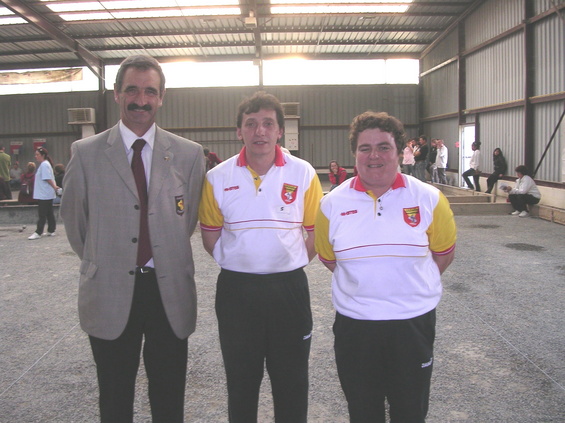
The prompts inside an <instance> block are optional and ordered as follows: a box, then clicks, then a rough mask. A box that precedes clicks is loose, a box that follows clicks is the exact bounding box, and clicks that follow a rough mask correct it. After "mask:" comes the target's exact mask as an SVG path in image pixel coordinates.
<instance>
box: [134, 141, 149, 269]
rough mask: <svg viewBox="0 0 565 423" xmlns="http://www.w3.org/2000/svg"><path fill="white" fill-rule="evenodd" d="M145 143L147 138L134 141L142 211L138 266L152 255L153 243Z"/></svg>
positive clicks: (140, 208)
mask: <svg viewBox="0 0 565 423" xmlns="http://www.w3.org/2000/svg"><path fill="white" fill-rule="evenodd" d="M144 145H145V140H143V139H138V140H136V141H135V142H134V143H133V146H132V148H133V158H132V159H131V170H132V171H133V177H134V178H135V185H137V194H138V195H139V211H140V213H141V215H140V219H139V237H138V238H139V239H138V242H139V244H138V246H137V261H136V264H137V266H138V267H143V266H145V264H146V263H147V262H148V261H149V259H150V258H151V257H152V254H151V243H150V242H149V224H148V221H147V179H145V167H144V166H143V159H142V158H141V150H143V146H144Z"/></svg>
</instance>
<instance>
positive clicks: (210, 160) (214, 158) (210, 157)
mask: <svg viewBox="0 0 565 423" xmlns="http://www.w3.org/2000/svg"><path fill="white" fill-rule="evenodd" d="M204 156H205V157H206V171H208V170H210V169H213V168H214V167H216V165H219V164H220V163H222V159H220V158H219V157H218V155H217V154H216V153H214V152H212V151H210V149H209V148H207V147H205V148H204Z"/></svg>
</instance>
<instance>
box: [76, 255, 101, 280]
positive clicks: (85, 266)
mask: <svg viewBox="0 0 565 423" xmlns="http://www.w3.org/2000/svg"><path fill="white" fill-rule="evenodd" d="M97 270H98V266H97V265H95V264H94V263H92V262H90V261H88V260H83V261H82V263H81V264H80V274H81V275H84V276H85V277H86V278H88V279H92V278H93V277H94V275H95V274H96V271H97Z"/></svg>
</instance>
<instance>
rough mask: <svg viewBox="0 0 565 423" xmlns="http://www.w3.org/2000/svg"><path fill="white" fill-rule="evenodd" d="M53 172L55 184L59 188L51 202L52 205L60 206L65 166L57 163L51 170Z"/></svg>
mask: <svg viewBox="0 0 565 423" xmlns="http://www.w3.org/2000/svg"><path fill="white" fill-rule="evenodd" d="M53 172H54V174H55V183H56V184H57V186H58V187H59V188H60V189H59V190H58V191H57V197H56V198H55V199H54V200H53V204H60V203H61V195H62V193H63V177H64V176H65V165H63V164H61V163H58V164H56V165H55V167H54V168H53Z"/></svg>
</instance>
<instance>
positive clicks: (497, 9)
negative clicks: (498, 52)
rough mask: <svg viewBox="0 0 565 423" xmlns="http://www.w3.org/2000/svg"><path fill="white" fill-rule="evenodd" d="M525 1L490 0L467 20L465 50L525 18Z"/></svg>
mask: <svg viewBox="0 0 565 423" xmlns="http://www.w3.org/2000/svg"><path fill="white" fill-rule="evenodd" d="M524 1H531V0H494V1H493V0H490V1H487V2H485V3H484V4H483V5H481V6H480V7H479V8H478V9H477V10H476V11H475V12H474V13H472V14H471V16H469V17H468V18H467V19H466V20H465V50H468V49H470V48H472V47H475V46H477V45H479V44H481V43H484V42H485V41H488V40H490V39H491V38H494V37H496V36H497V35H499V34H501V33H503V32H504V31H506V30H508V29H510V28H513V27H515V26H516V25H519V24H520V23H522V21H523V20H524Z"/></svg>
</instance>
